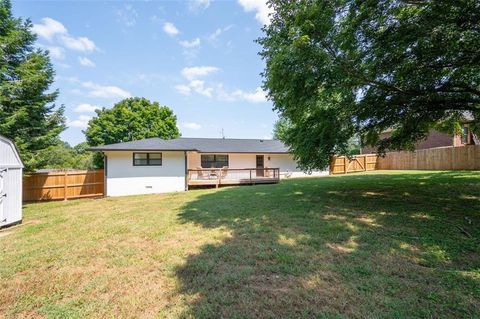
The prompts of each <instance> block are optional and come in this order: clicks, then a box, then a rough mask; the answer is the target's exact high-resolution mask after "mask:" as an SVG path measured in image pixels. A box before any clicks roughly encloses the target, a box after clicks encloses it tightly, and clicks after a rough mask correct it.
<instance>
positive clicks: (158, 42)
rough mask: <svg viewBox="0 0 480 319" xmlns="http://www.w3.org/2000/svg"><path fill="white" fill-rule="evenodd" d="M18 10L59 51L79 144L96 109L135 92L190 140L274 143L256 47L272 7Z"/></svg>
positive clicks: (123, 5)
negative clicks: (163, 109) (163, 110)
mask: <svg viewBox="0 0 480 319" xmlns="http://www.w3.org/2000/svg"><path fill="white" fill-rule="evenodd" d="M13 11H14V14H15V15H16V16H21V17H24V18H27V17H29V18H30V19H31V20H32V22H33V23H34V31H35V32H36V33H37V34H38V41H37V44H38V46H40V47H42V48H45V49H48V50H49V51H50V55H51V58H52V62H53V64H54V67H55V69H56V81H55V83H54V85H53V86H52V88H58V89H59V90H60V96H59V98H58V100H57V103H58V104H64V105H65V107H66V114H65V115H66V116H67V118H68V122H67V124H68V126H69V128H68V129H67V130H66V131H65V132H64V133H63V134H62V138H63V139H64V140H66V141H67V142H69V143H70V144H72V145H75V144H77V143H79V142H82V141H84V135H83V133H82V129H84V128H85V127H86V123H87V122H88V120H89V119H90V117H92V116H94V115H95V113H94V112H93V110H94V109H95V108H98V107H111V106H113V105H114V103H115V102H118V101H120V100H121V99H123V98H126V97H130V96H140V97H146V98H148V99H150V100H152V101H158V102H159V103H160V104H161V105H167V106H169V107H170V108H172V109H173V111H174V112H175V114H176V115H177V119H178V126H179V128H180V130H181V132H182V136H184V137H220V136H221V130H222V128H223V130H224V134H225V136H226V137H236V138H269V137H271V132H272V127H273V123H274V122H275V120H276V119H277V115H276V113H275V112H274V111H272V103H271V102H270V101H267V100H266V99H265V95H264V92H263V91H262V90H261V88H260V86H261V84H262V78H261V76H260V72H262V70H263V68H264V63H263V61H262V60H261V58H260V57H259V56H258V52H259V50H260V46H259V45H258V44H256V43H255V42H254V40H255V39H257V38H258V37H260V36H261V35H262V32H261V27H262V25H263V24H264V23H268V8H267V6H266V5H265V1H257V0H231V1H214V0H191V1H136V2H123V1H104V2H96V1H25V0H23V1H20V0H19V1H13Z"/></svg>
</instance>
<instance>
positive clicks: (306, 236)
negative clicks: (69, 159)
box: [0, 171, 480, 318]
mask: <svg viewBox="0 0 480 319" xmlns="http://www.w3.org/2000/svg"><path fill="white" fill-rule="evenodd" d="M24 223H25V224H24V225H22V226H19V227H15V228H11V229H7V230H3V231H1V232H0V317H7V318H9V317H11V318H22V317H23V318H26V317H47V318H79V317H89V318H95V317H96V318H118V317H121V318H139V317H140V318H152V317H159V318H163V317H167V318H173V317H175V318H176V317H196V318H214V317H223V318H252V317H257V318H258V317H262V318H268V317H270V318H278V317H283V318H293V317H295V318H299V317H300V318H301V317H303V318H312V317H315V318H344V317H345V318H364V317H370V318H372V317H374V318H472V317H473V318H475V317H476V318H480V172H418V171H417V172H402V171H399V172H381V171H379V172H375V173H370V174H357V175H348V176H336V177H323V178H307V179H291V180H287V181H282V182H281V183H280V184H278V185H259V186H242V187H229V188H221V189H219V190H215V189H206V190H195V191H189V192H186V193H176V194H165V195H145V196H130V197H122V198H105V199H96V200H76V201H69V202H50V203H37V204H29V205H26V206H25V208H24Z"/></svg>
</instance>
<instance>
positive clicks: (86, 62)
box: [78, 56, 95, 68]
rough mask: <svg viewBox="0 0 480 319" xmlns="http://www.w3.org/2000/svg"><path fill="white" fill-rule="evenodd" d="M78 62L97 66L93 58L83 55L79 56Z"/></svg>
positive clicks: (88, 65) (87, 65)
mask: <svg viewBox="0 0 480 319" xmlns="http://www.w3.org/2000/svg"><path fill="white" fill-rule="evenodd" d="M78 62H79V63H80V64H81V65H83V66H86V67H91V68H93V67H95V63H93V61H92V60H90V59H89V58H86V57H81V56H79V57H78Z"/></svg>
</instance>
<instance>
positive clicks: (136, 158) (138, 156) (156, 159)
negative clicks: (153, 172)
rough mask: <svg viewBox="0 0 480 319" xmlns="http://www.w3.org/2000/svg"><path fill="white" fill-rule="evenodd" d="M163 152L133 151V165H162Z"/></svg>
mask: <svg viewBox="0 0 480 319" xmlns="http://www.w3.org/2000/svg"><path fill="white" fill-rule="evenodd" d="M161 165H162V153H133V166H161Z"/></svg>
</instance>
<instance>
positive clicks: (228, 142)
mask: <svg viewBox="0 0 480 319" xmlns="http://www.w3.org/2000/svg"><path fill="white" fill-rule="evenodd" d="M90 150H92V151H197V152H201V153H288V148H287V147H286V146H285V144H283V143H282V142H281V141H278V140H256V139H229V138H225V139H223V138H177V139H172V140H163V139H161V138H158V137H153V138H147V139H143V140H138V141H132V142H125V143H116V144H109V145H103V146H97V147H92V148H90Z"/></svg>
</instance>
